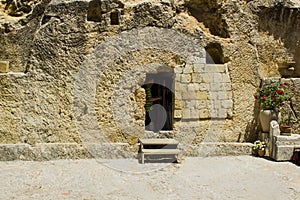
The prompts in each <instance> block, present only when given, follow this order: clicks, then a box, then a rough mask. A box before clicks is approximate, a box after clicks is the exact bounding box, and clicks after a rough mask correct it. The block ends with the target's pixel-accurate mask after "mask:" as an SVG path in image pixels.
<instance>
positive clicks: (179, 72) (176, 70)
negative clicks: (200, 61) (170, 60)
mask: <svg viewBox="0 0 300 200" xmlns="http://www.w3.org/2000/svg"><path fill="white" fill-rule="evenodd" d="M174 73H175V74H182V66H181V65H178V66H176V67H174Z"/></svg>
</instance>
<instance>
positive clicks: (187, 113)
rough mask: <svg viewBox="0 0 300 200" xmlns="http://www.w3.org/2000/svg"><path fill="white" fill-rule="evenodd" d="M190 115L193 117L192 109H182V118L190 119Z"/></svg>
mask: <svg viewBox="0 0 300 200" xmlns="http://www.w3.org/2000/svg"><path fill="white" fill-rule="evenodd" d="M190 117H191V113H190V109H184V110H183V111H182V118H183V119H190Z"/></svg>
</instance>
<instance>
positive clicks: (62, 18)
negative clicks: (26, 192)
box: [0, 0, 300, 149]
mask: <svg viewBox="0 0 300 200" xmlns="http://www.w3.org/2000/svg"><path fill="white" fill-rule="evenodd" d="M8 2H11V3H10V5H8V4H9V3H8ZM16 2H17V3H19V4H20V5H21V4H23V5H25V7H26V6H27V5H28V6H30V9H31V10H29V9H28V10H22V9H20V10H18V8H17V7H16V6H19V5H13V4H15V3H16ZM94 5H95V6H94ZM14 7H15V8H14ZM0 8H1V11H0V51H1V54H0V60H7V61H9V71H10V72H13V73H7V74H4V75H1V76H0V94H1V95H0V113H1V114H0V124H1V125H0V141H1V143H19V142H21V143H29V144H32V145H34V144H37V143H73V142H75V143H81V142H84V141H86V140H88V141H89V140H97V141H98V140H99V141H101V142H105V143H106V142H108V143H109V142H125V143H129V144H135V143H136V142H137V137H142V136H143V134H144V121H143V118H144V116H145V113H144V112H143V105H142V104H143V102H144V94H142V93H143V92H139V89H140V88H141V86H142V84H143V83H144V81H145V77H146V74H147V73H157V72H166V71H168V70H169V71H173V72H174V80H175V84H174V85H175V88H173V89H174V91H175V92H174V93H175V99H178V101H179V102H181V103H178V102H177V103H176V102H175V107H176V109H175V112H174V117H175V118H176V120H175V122H174V124H173V127H174V130H173V131H174V132H173V135H174V137H177V139H180V141H184V143H188V142H190V143H194V144H200V143H201V142H203V141H204V142H206V141H210V142H217V141H218V142H235V141H240V142H243V141H252V140H254V138H255V137H256V136H257V135H256V132H257V128H256V125H257V124H256V120H255V118H256V116H255V115H256V113H255V102H254V99H253V97H252V94H253V92H254V91H255V89H256V87H257V86H258V85H259V83H260V79H261V78H263V77H270V76H279V75H280V74H279V73H278V69H277V65H276V63H277V61H278V60H279V59H283V57H285V56H292V57H293V56H296V55H298V54H296V53H295V52H297V48H296V45H299V44H298V43H299V42H298V43H297V41H299V35H300V31H299V26H297V24H299V18H297V16H298V14H299V5H298V4H295V3H294V2H293V1H289V0H286V1H277V0H269V1H263V0H259V1H225V0H218V1H211V0H205V1H201V2H200V1H196V0H188V1H170V3H166V2H165V1H163V2H161V1H156V0H153V1H152V0H151V1H150V0H149V1H134V2H133V1H118V0H111V1H85V0H82V1H80V0H79V1H56V0H55V1H50V0H43V1H22V2H21V1H6V2H1V3H0ZM98 8H99V9H98ZM9 10H10V11H9ZM13 12H14V13H15V14H11V13H13ZM19 13H20V15H19ZM282 13H283V14H282ZM16 14H17V15H19V17H12V15H14V16H16ZM270 16H277V18H278V19H277V18H276V19H275V18H273V17H270ZM290 24H293V26H289V25H290ZM277 30H280V31H277ZM205 50H207V52H209V53H210V54H211V56H206V52H205ZM295 60H296V61H297V59H295ZM212 62H215V63H216V64H214V63H212ZM297 62H298V61H297ZM298 64H299V63H298ZM15 73H18V74H15ZM293 81H294V82H295V85H296V88H298V87H297V86H298V85H299V83H298V82H299V81H298V80H297V79H295V80H293ZM79 85H80V86H84V87H82V88H80V87H78V86H79ZM91 91H92V93H93V94H92V93H91ZM77 92H78V94H76V93H77ZM80 92H82V93H80ZM298 93H299V91H297V94H296V96H295V97H294V99H295V102H300V101H298V99H299V96H300V95H299V94H298ZM76 108H78V110H79V111H80V114H78V113H77V112H76V111H75V110H76ZM78 110H77V111H78ZM295 110H296V112H297V114H299V113H300V112H299V110H300V107H299V105H298V103H295ZM299 115H300V114H299ZM212 118H218V120H221V121H222V123H219V122H218V123H217V122H214V121H212V120H213V119H212ZM94 119H96V120H95V122H92V121H93V120H94ZM83 121H84V122H89V123H87V124H85V125H86V126H85V127H83V128H82V127H81V126H80V124H81V123H82V122H83ZM212 124H213V126H212ZM131 127H134V128H133V129H132V128H131ZM297 130H299V124H296V125H295V131H297ZM101 131H102V132H105V134H102V132H101ZM100 132H101V134H99V133H100ZM157 137H159V136H157ZM108 149H109V148H108Z"/></svg>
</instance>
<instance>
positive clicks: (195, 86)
mask: <svg viewBox="0 0 300 200" xmlns="http://www.w3.org/2000/svg"><path fill="white" fill-rule="evenodd" d="M187 89H188V91H198V90H199V89H200V87H199V84H198V83H191V84H188V86H187Z"/></svg>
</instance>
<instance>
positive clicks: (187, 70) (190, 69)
mask: <svg viewBox="0 0 300 200" xmlns="http://www.w3.org/2000/svg"><path fill="white" fill-rule="evenodd" d="M182 73H184V74H191V73H193V66H192V65H189V64H187V65H185V67H184V68H183V70H182Z"/></svg>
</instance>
